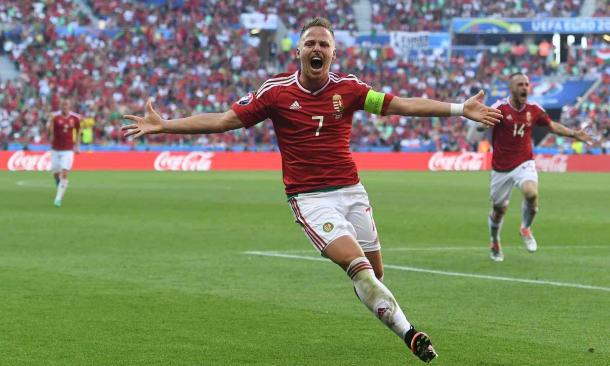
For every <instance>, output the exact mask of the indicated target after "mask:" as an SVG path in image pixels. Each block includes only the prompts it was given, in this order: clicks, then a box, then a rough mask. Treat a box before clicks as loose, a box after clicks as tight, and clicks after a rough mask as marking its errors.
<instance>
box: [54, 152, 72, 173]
mask: <svg viewBox="0 0 610 366" xmlns="http://www.w3.org/2000/svg"><path fill="white" fill-rule="evenodd" d="M73 162H74V151H72V150H51V171H52V172H53V173H59V172H60V171H62V170H70V169H72V163H73Z"/></svg>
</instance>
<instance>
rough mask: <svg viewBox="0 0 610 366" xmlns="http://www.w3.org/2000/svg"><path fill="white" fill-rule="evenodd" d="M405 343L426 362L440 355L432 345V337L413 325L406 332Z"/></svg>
mask: <svg viewBox="0 0 610 366" xmlns="http://www.w3.org/2000/svg"><path fill="white" fill-rule="evenodd" d="M405 343H406V344H407V346H408V347H409V348H410V349H411V352H413V354H414V355H415V356H417V358H419V359H420V360H422V361H424V362H426V363H429V362H430V361H432V360H433V359H435V358H436V357H438V354H437V353H436V350H435V349H434V347H433V346H432V342H431V341H430V337H428V335H427V334H426V333H424V332H418V331H416V330H415V328H413V327H411V329H409V330H408V331H407V334H405Z"/></svg>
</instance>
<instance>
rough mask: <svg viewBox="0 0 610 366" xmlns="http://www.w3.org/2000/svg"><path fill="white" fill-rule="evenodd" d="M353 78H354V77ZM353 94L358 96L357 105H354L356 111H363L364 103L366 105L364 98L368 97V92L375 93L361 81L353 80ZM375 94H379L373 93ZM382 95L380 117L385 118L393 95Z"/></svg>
mask: <svg viewBox="0 0 610 366" xmlns="http://www.w3.org/2000/svg"><path fill="white" fill-rule="evenodd" d="M354 78H355V77H354ZM354 84H355V85H354V94H356V95H358V98H357V103H356V110H359V111H361V110H365V108H364V107H365V103H366V98H367V96H368V95H369V91H373V92H375V91H374V90H373V89H372V88H371V87H370V86H369V85H367V84H365V83H363V82H362V81H360V79H357V78H356V80H355V82H354ZM375 93H379V92H375ZM381 94H383V103H382V105H381V113H380V114H381V115H382V116H385V115H386V114H387V111H388V106H389V105H390V102H391V101H392V99H394V95H392V94H390V93H381Z"/></svg>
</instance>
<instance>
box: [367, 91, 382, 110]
mask: <svg viewBox="0 0 610 366" xmlns="http://www.w3.org/2000/svg"><path fill="white" fill-rule="evenodd" d="M384 98H385V94H384V93H380V92H376V91H374V90H372V89H371V90H369V92H368V93H367V94H366V99H365V100H364V110H365V111H367V112H369V113H373V114H381V109H382V108H383V99H384Z"/></svg>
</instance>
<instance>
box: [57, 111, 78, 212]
mask: <svg viewBox="0 0 610 366" xmlns="http://www.w3.org/2000/svg"><path fill="white" fill-rule="evenodd" d="M80 120H81V118H80V116H79V115H78V114H76V113H74V112H71V111H70V103H69V102H68V101H67V100H64V101H62V103H61V110H60V111H57V112H54V113H53V114H52V117H51V121H50V122H49V136H50V140H51V170H52V171H53V176H54V177H55V184H56V185H57V193H56V195H55V201H54V204H55V206H56V207H61V200H62V199H63V197H64V193H66V189H67V188H68V171H69V170H70V169H72V163H73V162H74V152H76V153H79V152H80ZM74 131H76V133H74ZM74 135H76V147H75V146H74V145H75V144H74Z"/></svg>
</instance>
